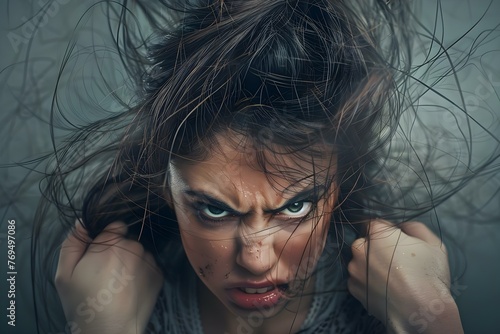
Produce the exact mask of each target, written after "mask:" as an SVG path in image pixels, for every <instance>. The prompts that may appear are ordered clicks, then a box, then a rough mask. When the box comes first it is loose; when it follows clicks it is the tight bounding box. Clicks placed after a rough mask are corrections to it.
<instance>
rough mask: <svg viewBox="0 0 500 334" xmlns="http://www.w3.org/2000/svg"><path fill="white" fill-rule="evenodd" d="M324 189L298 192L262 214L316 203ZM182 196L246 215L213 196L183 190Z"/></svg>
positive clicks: (319, 187) (317, 187)
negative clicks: (307, 200) (305, 202)
mask: <svg viewBox="0 0 500 334" xmlns="http://www.w3.org/2000/svg"><path fill="white" fill-rule="evenodd" d="M324 188H325V187H324V186H314V187H312V188H307V189H304V190H302V191H300V192H298V193H297V194H295V196H293V197H292V198H290V199H289V200H287V201H286V202H285V204H283V205H282V206H280V207H279V208H276V209H268V210H264V213H266V214H277V213H279V212H281V211H283V210H284V209H286V208H287V207H288V206H290V205H291V204H293V203H297V202H300V201H303V200H306V199H312V200H313V201H315V202H317V201H318V199H319V197H320V192H321V194H322V193H323V192H324ZM184 194H186V195H188V196H191V197H197V198H198V199H200V200H202V201H204V202H206V203H207V204H208V205H212V206H215V207H217V208H219V209H222V210H224V211H228V212H230V213H231V214H233V215H237V216H244V215H246V214H247V213H245V212H240V211H238V210H235V209H234V208H232V207H231V206H230V205H228V204H226V203H224V201H222V200H219V199H217V198H216V197H214V196H212V195H210V194H208V193H206V192H204V191H198V190H185V191H184Z"/></svg>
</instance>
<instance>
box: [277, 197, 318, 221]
mask: <svg viewBox="0 0 500 334" xmlns="http://www.w3.org/2000/svg"><path fill="white" fill-rule="evenodd" d="M311 207H312V202H307V201H301V202H295V203H292V204H290V205H289V206H288V207H287V208H286V209H284V210H283V211H281V212H280V214H284V215H287V216H290V217H302V216H305V215H307V214H308V213H309V211H311Z"/></svg>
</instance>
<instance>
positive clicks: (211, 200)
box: [184, 190, 244, 215]
mask: <svg viewBox="0 0 500 334" xmlns="http://www.w3.org/2000/svg"><path fill="white" fill-rule="evenodd" d="M184 194H186V195H188V196H191V197H197V198H198V199H200V200H202V201H204V202H206V203H207V204H209V205H212V206H215V207H217V208H219V209H222V210H224V211H228V212H230V213H231V214H234V215H244V213H242V212H239V211H238V210H235V209H233V208H232V207H230V206H229V205H227V204H226V203H224V202H222V201H220V200H218V199H217V198H215V197H213V196H211V195H209V194H207V193H205V192H203V191H196V190H186V191H184Z"/></svg>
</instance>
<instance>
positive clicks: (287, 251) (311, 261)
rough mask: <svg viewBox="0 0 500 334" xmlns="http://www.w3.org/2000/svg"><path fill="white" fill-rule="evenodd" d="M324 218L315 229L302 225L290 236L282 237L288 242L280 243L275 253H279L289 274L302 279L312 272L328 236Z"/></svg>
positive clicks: (326, 219) (308, 225)
mask: <svg viewBox="0 0 500 334" xmlns="http://www.w3.org/2000/svg"><path fill="white" fill-rule="evenodd" d="M324 218H325V219H323V220H322V221H321V222H320V223H319V224H317V226H316V228H313V224H312V223H310V224H304V225H303V226H300V227H299V228H297V229H296V230H295V231H294V232H292V233H291V234H290V233H288V234H287V236H284V238H287V239H288V240H287V241H286V242H285V243H280V244H281V245H282V246H281V247H278V248H279V249H277V251H279V252H281V254H282V255H281V260H280V261H284V262H285V263H286V264H287V266H288V270H289V272H290V273H292V274H298V275H299V276H300V277H302V278H304V277H306V276H309V275H310V274H311V273H312V271H313V270H314V268H315V266H316V264H317V263H318V260H319V258H320V256H321V254H322V252H323V249H324V247H325V244H326V238H327V234H328V226H329V223H328V217H324ZM282 240H283V239H282ZM278 254H279V253H278Z"/></svg>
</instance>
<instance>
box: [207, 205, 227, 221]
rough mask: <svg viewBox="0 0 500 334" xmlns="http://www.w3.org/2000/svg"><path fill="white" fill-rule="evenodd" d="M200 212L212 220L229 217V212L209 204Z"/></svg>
mask: <svg viewBox="0 0 500 334" xmlns="http://www.w3.org/2000/svg"><path fill="white" fill-rule="evenodd" d="M200 211H201V213H202V214H203V215H204V216H206V217H208V218H210V219H219V218H224V217H226V216H229V212H227V211H226V210H223V209H221V208H218V207H216V206H213V205H209V204H207V205H205V207H204V208H202V209H201V210H200Z"/></svg>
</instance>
